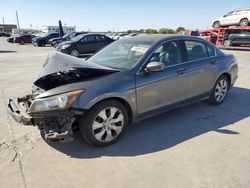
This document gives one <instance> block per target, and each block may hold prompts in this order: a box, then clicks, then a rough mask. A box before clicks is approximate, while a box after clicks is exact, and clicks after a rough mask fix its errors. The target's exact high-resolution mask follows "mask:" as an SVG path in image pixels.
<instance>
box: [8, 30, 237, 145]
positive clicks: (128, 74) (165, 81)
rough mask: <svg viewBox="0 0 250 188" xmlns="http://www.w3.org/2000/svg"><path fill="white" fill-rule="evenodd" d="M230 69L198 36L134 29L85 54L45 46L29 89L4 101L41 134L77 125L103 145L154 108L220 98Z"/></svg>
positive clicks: (61, 136)
mask: <svg viewBox="0 0 250 188" xmlns="http://www.w3.org/2000/svg"><path fill="white" fill-rule="evenodd" d="M237 74H238V66H237V60H236V59H235V57H234V56H233V55H226V54H224V53H223V52H222V51H220V50H219V49H217V48H216V47H215V46H214V45H213V44H211V43H209V42H207V41H205V40H203V39H201V38H197V37H192V36H179V35H148V36H136V37H131V38H127V39H124V40H118V41H116V42H114V43H112V44H110V45H108V46H107V47H105V48H104V49H102V50H101V51H99V52H98V53H96V54H95V55H94V56H92V57H91V58H89V59H88V60H87V61H84V60H81V59H78V58H75V57H72V56H69V55H66V54H62V53H58V52H55V53H53V54H50V55H49V56H48V58H47V60H46V62H45V63H44V65H43V69H42V71H41V73H40V75H39V76H38V78H37V79H36V80H35V81H34V83H33V87H32V93H31V94H29V95H27V96H24V97H18V98H16V99H9V103H8V109H9V112H10V114H11V115H12V116H13V118H14V119H15V120H16V121H17V122H20V123H22V124H25V125H35V126H37V127H38V128H39V129H40V130H42V131H43V132H44V134H45V135H44V136H45V139H46V140H47V141H62V142H66V141H72V139H73V137H74V134H73V130H74V129H75V128H76V127H79V128H80V132H81V134H82V136H83V138H84V139H85V140H86V141H87V142H89V143H91V144H94V145H96V146H106V145H109V144H112V143H114V142H116V141H117V140H118V139H119V138H121V136H122V135H123V133H124V131H125V130H126V128H127V127H128V125H130V124H133V123H136V122H138V121H140V120H142V119H145V118H147V117H150V116H153V115H155V114H159V113H161V112H164V111H166V110H170V109H173V108H177V107H179V106H181V105H185V104H189V103H192V102H196V101H200V100H207V101H208V102H209V103H211V104H213V105H219V104H221V103H222V102H223V101H224V100H225V99H226V97H227V94H228V91H229V89H230V88H231V87H232V86H233V85H234V83H235V81H236V79H237Z"/></svg>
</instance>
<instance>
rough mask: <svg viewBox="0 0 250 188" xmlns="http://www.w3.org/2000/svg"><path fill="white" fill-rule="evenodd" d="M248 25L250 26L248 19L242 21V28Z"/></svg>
mask: <svg viewBox="0 0 250 188" xmlns="http://www.w3.org/2000/svg"><path fill="white" fill-rule="evenodd" d="M248 25H249V21H248V19H247V18H244V19H242V20H241V21H240V26H243V27H245V26H248Z"/></svg>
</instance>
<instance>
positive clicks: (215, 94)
mask: <svg viewBox="0 0 250 188" xmlns="http://www.w3.org/2000/svg"><path fill="white" fill-rule="evenodd" d="M229 87H230V85H229V80H228V78H227V77H226V76H225V75H222V76H221V77H220V78H219V79H218V80H217V81H216V83H215V85H214V88H213V90H212V92H211V94H210V98H209V103H210V104H213V105H218V104H221V103H222V102H223V101H224V100H225V99H226V97H227V94H228V90H229Z"/></svg>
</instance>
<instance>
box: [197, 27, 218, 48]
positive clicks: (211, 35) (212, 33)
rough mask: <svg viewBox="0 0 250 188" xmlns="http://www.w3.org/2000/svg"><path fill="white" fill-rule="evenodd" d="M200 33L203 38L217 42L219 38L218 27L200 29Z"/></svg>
mask: <svg viewBox="0 0 250 188" xmlns="http://www.w3.org/2000/svg"><path fill="white" fill-rule="evenodd" d="M199 35H200V37H201V38H203V39H205V40H207V41H209V42H211V43H213V44H216V41H217V38H218V30H216V29H208V30H200V31H199Z"/></svg>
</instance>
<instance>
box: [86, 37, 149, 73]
mask: <svg viewBox="0 0 250 188" xmlns="http://www.w3.org/2000/svg"><path fill="white" fill-rule="evenodd" d="M152 44H153V42H148V41H147V42H144V41H124V40H123V41H117V42H114V43H112V44H110V45H109V46H107V47H106V48H104V49H103V50H101V51H100V52H98V53H97V54H95V55H94V56H92V57H91V58H89V59H88V62H89V63H94V64H98V65H102V66H106V67H110V68H113V69H118V70H128V69H131V68H132V67H133V66H134V65H136V64H137V62H138V61H139V59H140V58H141V57H142V56H143V55H144V54H145V53H146V52H147V50H148V49H149V48H150V47H151V46H152Z"/></svg>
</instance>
